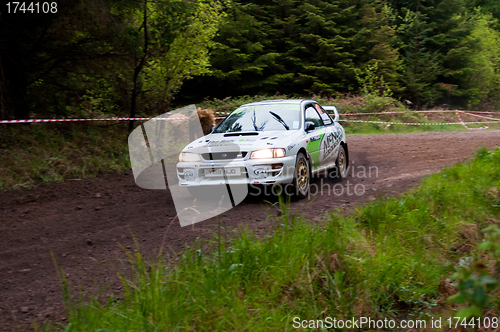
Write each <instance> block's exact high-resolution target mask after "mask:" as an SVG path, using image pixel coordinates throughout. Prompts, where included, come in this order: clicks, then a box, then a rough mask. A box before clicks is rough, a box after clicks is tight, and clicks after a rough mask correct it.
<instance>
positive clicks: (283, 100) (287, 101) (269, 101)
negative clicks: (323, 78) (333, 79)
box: [242, 99, 314, 106]
mask: <svg viewBox="0 0 500 332" xmlns="http://www.w3.org/2000/svg"><path fill="white" fill-rule="evenodd" d="M304 101H314V100H307V99H271V100H263V101H257V102H255V103H248V104H245V105H242V106H248V105H260V104H275V103H283V104H300V103H302V102H304Z"/></svg>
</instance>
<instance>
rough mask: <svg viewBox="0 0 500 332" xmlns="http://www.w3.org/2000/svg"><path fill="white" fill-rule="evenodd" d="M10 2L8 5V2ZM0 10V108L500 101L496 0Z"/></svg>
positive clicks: (55, 111)
mask: <svg viewBox="0 0 500 332" xmlns="http://www.w3.org/2000/svg"><path fill="white" fill-rule="evenodd" d="M11 4H12V3H11ZM55 6H56V8H57V12H56V13H38V14H37V13H33V10H32V12H30V11H29V10H27V9H26V8H28V4H27V3H26V8H24V10H22V9H20V8H17V12H16V13H13V12H12V7H9V8H10V12H8V10H7V7H3V8H2V9H1V10H0V11H1V13H0V118H2V119H11V118H16V119H22V118H29V117H49V118H52V117H90V116H95V115H101V116H102V115H104V116H123V115H125V116H127V115H131V116H137V115H141V116H156V115H158V114H162V113H165V112H166V111H168V110H170V109H171V108H172V107H174V106H179V105H185V104H188V103H193V102H201V101H204V100H207V99H211V98H212V99H213V98H225V97H228V96H233V97H234V96H242V95H258V94H261V95H287V96H294V97H299V96H309V97H311V96H322V97H332V96H333V97H335V96H345V95H356V94H360V95H367V94H375V95H379V96H388V97H393V98H395V99H398V100H400V101H402V102H403V103H406V104H407V105H411V107H413V108H429V107H432V106H435V105H444V106H445V107H446V106H450V107H461V108H468V109H478V108H481V109H485V108H497V107H498V106H500V95H499V89H500V23H499V21H498V20H499V18H500V6H498V4H497V0H329V1H324V0H305V1H303V0H301V1H296V0H272V1H269V0H268V1H259V0H253V1H244V0H233V1H222V0H220V1H201V0H164V1H152V0H142V1H137V0H80V1H70V0H60V1H57V2H56V5H55Z"/></svg>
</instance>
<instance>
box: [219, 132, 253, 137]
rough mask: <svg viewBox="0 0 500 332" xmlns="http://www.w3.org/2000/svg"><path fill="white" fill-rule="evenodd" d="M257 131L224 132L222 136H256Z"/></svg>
mask: <svg viewBox="0 0 500 332" xmlns="http://www.w3.org/2000/svg"><path fill="white" fill-rule="evenodd" d="M258 135H259V133H231V134H224V137H232V136H258Z"/></svg>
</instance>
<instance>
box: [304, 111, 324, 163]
mask: <svg viewBox="0 0 500 332" xmlns="http://www.w3.org/2000/svg"><path fill="white" fill-rule="evenodd" d="M307 122H312V123H314V126H315V128H314V130H310V131H307V132H306V143H307V147H306V149H307V152H309V155H310V156H311V160H312V169H313V170H316V169H318V168H319V167H321V160H320V147H321V139H322V138H323V136H324V133H325V126H324V124H323V120H322V119H321V117H320V115H319V113H318V111H317V110H316V108H315V107H314V104H312V103H311V104H308V105H306V107H305V110H304V125H305V124H306V123H307ZM304 128H305V127H304Z"/></svg>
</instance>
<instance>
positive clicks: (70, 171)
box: [0, 123, 130, 190]
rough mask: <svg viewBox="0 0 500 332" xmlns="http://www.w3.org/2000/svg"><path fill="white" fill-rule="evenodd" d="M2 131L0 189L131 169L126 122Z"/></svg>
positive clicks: (4, 128) (31, 126)
mask: <svg viewBox="0 0 500 332" xmlns="http://www.w3.org/2000/svg"><path fill="white" fill-rule="evenodd" d="M0 129H1V131H0V152H1V153H2V158H1V159H0V189H4V190H5V189H12V188H17V187H25V186H27V187H29V186H32V185H33V184H35V183H39V182H58V181H63V180H64V179H71V178H83V177H89V176H90V177H91V176H96V175H97V174H99V173H100V172H110V171H119V170H123V169H127V168H130V160H129V155H128V146H127V137H128V134H127V130H126V124H125V123H121V124H117V125H111V126H109V125H105V126H104V125H99V124H95V123H56V124H49V123H36V124H28V125H27V124H12V125H2V127H1V128H0Z"/></svg>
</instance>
